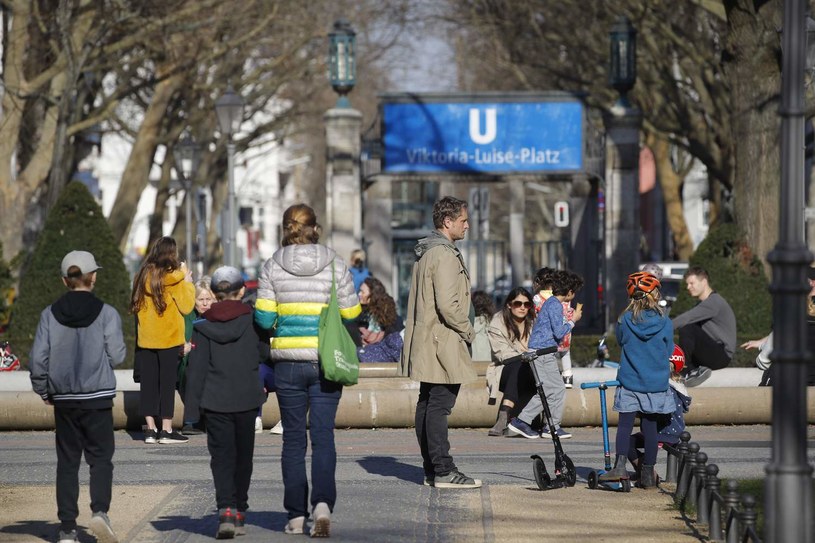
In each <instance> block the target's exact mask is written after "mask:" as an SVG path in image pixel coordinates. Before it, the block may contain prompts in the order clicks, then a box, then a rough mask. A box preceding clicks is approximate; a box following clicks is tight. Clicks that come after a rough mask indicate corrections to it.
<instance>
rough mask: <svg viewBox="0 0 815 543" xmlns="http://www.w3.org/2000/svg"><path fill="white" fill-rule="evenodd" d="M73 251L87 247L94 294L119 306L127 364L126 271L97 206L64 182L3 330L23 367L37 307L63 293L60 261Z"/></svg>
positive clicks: (81, 188)
mask: <svg viewBox="0 0 815 543" xmlns="http://www.w3.org/2000/svg"><path fill="white" fill-rule="evenodd" d="M74 250H82V251H89V252H90V253H92V254H93V256H94V257H95V258H96V262H97V263H98V264H99V265H100V266H101V267H102V269H101V270H99V273H98V274H97V279H96V286H95V288H94V293H95V294H96V295H97V296H98V297H99V298H100V299H102V300H103V301H104V302H106V303H108V304H110V305H112V306H113V307H115V308H116V309H117V310H118V311H119V314H120V315H121V317H122V325H123V328H124V334H125V342H126V344H127V346H128V360H127V361H126V364H125V366H121V367H128V366H129V367H132V357H133V352H132V350H133V349H132V346H133V345H134V344H135V333H134V332H135V330H134V326H133V317H132V316H130V315H129V314H128V303H129V299H130V276H129V275H128V273H127V270H126V269H125V265H124V259H123V258H122V253H121V251H119V247H118V245H117V243H116V241H115V240H114V238H113V233H112V232H111V230H110V227H109V226H108V223H107V221H106V220H105V217H104V215H102V208H101V207H99V204H97V203H96V201H95V200H94V199H93V196H91V194H90V192H88V189H87V188H86V187H85V185H83V184H82V183H79V182H72V183H69V184H68V185H67V186H66V187H65V190H63V192H62V194H61V195H60V197H59V199H58V200H57V202H56V204H55V205H54V208H53V209H52V210H51V211H50V212H49V213H48V218H47V219H46V221H45V225H44V227H43V230H42V232H41V233H40V236H39V239H38V240H37V245H36V246H35V247H34V251H33V252H32V253H31V255H30V256H29V258H28V260H27V262H26V264H25V266H24V271H23V272H22V273H21V274H20V292H19V295H18V297H17V300H16V302H15V303H14V307H13V308H12V316H11V325H10V329H9V336H10V339H11V341H12V347H13V349H14V352H15V354H17V356H19V357H20V360H21V362H23V365H24V366H27V363H28V355H29V351H30V350H31V344H32V343H33V340H34V334H35V333H36V331H37V324H38V323H39V319H40V314H41V313H42V310H43V309H45V307H47V306H48V305H50V304H52V303H53V302H54V301H55V300H56V299H57V298H59V297H60V296H62V295H63V294H64V293H65V292H66V288H65V285H63V284H62V280H61V275H62V274H61V272H60V266H61V264H62V259H63V257H64V256H65V255H66V254H67V253H69V252H70V251H74Z"/></svg>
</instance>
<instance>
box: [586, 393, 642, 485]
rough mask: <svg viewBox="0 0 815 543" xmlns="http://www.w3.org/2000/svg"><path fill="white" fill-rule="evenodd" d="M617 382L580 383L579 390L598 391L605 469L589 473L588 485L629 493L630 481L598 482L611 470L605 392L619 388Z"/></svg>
mask: <svg viewBox="0 0 815 543" xmlns="http://www.w3.org/2000/svg"><path fill="white" fill-rule="evenodd" d="M619 385H620V382H619V381H600V382H599V383H581V384H580V388H581V389H583V390H586V389H588V388H596V389H599V390H600V416H601V419H602V421H603V459H604V461H605V469H602V470H592V471H590V472H589V476H588V483H589V488H591V489H595V488H601V489H604V490H614V491H617V492H631V480H630V479H620V480H618V481H600V480H599V478H600V476H601V475H602V474H604V473H605V472H607V471H610V470H611V451H610V447H609V442H608V410H607V409H606V390H608V387H616V386H619Z"/></svg>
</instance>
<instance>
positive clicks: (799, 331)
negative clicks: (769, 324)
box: [747, 0, 815, 543]
mask: <svg viewBox="0 0 815 543" xmlns="http://www.w3.org/2000/svg"><path fill="white" fill-rule="evenodd" d="M806 9H807V1H806V0H786V1H785V2H784V32H783V34H782V50H783V56H782V65H781V66H782V67H781V107H780V108H779V112H778V113H779V116H780V117H781V193H780V198H779V214H778V216H779V227H778V243H777V244H776V246H775V247H774V248H773V250H772V251H770V253H769V254H768V255H767V260H768V261H769V262H770V263H771V264H772V268H773V281H772V284H771V285H770V291H771V292H772V295H773V328H774V330H775V331H774V333H773V337H774V339H773V345H774V348H773V352H772V354H771V355H770V357H771V360H772V361H773V372H774V374H773V387H772V388H773V391H772V397H773V401H772V413H773V417H772V436H773V447H772V458H771V460H770V463H769V464H767V467H766V468H765V470H766V472H767V478H766V480H765V483H764V484H765V492H764V500H765V508H764V510H765V512H766V521H765V524H764V541H768V542H770V543H781V542H785V541H801V542H807V543H812V541H813V537H815V535H813V524H812V523H813V517H812V466H810V465H809V463H808V461H807V387H806V369H807V364H808V363H809V364H811V363H812V361H811V360H810V359H809V358H810V357H811V353H808V352H807V330H806V328H807V324H806V322H805V315H806V297H807V293H808V292H809V287H808V285H807V267H808V265H809V263H810V262H811V261H812V253H810V252H809V251H808V250H807V247H806V244H805V243H804V236H803V228H802V227H801V226H802V225H803V223H804V213H803V211H804V210H803V206H801V205H800V197H801V196H800V195H802V194H803V187H802V185H803V182H804V61H805V57H806V56H807V53H808V49H807V47H806V43H805V41H804V40H805V39H806V35H805V32H806V27H807V26H809V25H808V24H807V22H806ZM747 197H749V196H747ZM776 335H777V337H776Z"/></svg>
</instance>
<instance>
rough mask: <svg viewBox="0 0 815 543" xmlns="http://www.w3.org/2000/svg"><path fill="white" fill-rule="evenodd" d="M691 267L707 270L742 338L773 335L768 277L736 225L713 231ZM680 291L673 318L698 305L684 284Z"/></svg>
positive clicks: (690, 263) (698, 250) (692, 261)
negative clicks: (771, 332)
mask: <svg viewBox="0 0 815 543" xmlns="http://www.w3.org/2000/svg"><path fill="white" fill-rule="evenodd" d="M689 265H690V266H701V267H702V268H704V269H705V270H707V273H708V275H709V276H710V286H711V287H713V289H714V290H715V291H716V292H718V293H719V294H720V295H721V296H722V297H723V298H724V299H725V300H727V302H728V303H729V304H730V307H732V308H733V312H734V313H735V314H736V327H737V330H738V335H739V337H744V338H746V339H756V338H760V337H764V336H766V335H767V334H768V333H769V332H770V327H771V326H772V297H771V296H770V291H769V282H768V280H767V275H766V274H765V273H764V266H763V265H762V263H761V261H760V260H759V259H758V258H757V257H756V256H755V255H753V253H752V252H751V251H750V248H749V247H748V245H747V244H746V243H745V242H744V238H743V236H742V234H741V232H740V231H739V229H738V227H737V226H736V225H735V224H722V225H720V226H718V227H716V228H714V229H713V230H711V231H710V233H708V235H707V237H706V238H705V239H704V240H703V241H702V243H700V244H699V247H698V248H697V249H696V252H695V253H694V254H693V256H692V257H691V258H690V261H689ZM679 290H680V292H679V296H678V297H677V299H676V303H674V306H673V309H672V310H671V315H674V316H676V315H679V314H680V313H683V312H685V311H687V310H688V309H690V308H692V307H693V306H694V305H696V303H697V300H696V299H695V298H693V297H691V296H690V295H689V294H688V292H687V290H686V289H685V288H684V282H683V283H682V288H680V289H679ZM753 358H755V357H753Z"/></svg>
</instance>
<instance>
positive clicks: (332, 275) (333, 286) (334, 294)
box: [331, 259, 337, 298]
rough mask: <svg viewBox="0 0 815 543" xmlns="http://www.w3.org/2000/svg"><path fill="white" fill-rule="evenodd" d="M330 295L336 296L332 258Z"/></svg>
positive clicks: (335, 280)
mask: <svg viewBox="0 0 815 543" xmlns="http://www.w3.org/2000/svg"><path fill="white" fill-rule="evenodd" d="M331 296H332V297H333V298H336V297H337V279H336V276H335V275H334V259H331Z"/></svg>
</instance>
